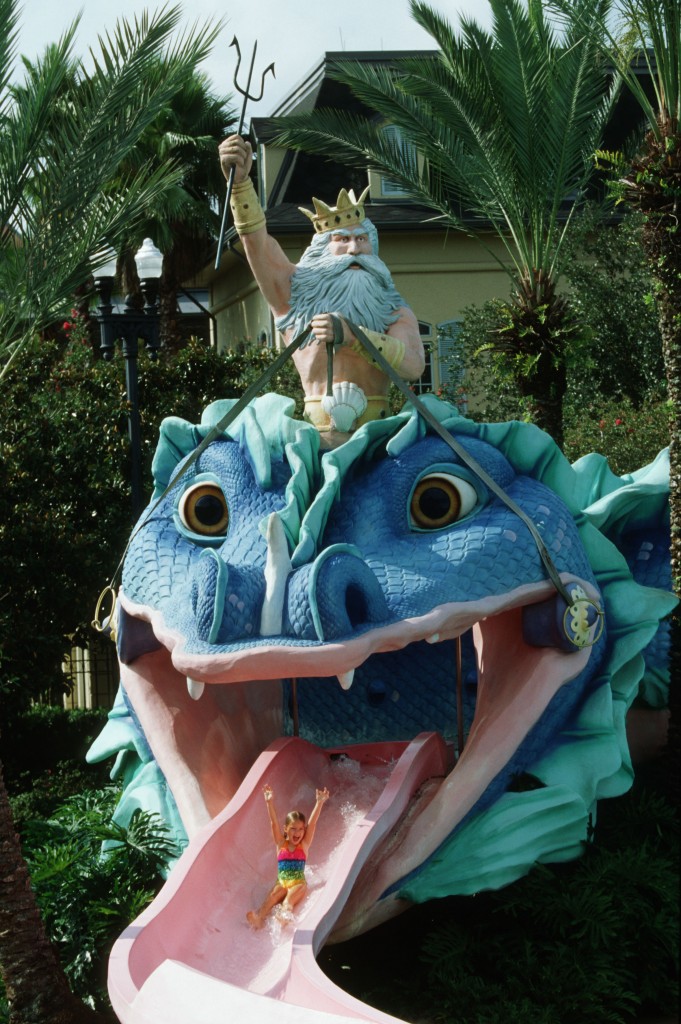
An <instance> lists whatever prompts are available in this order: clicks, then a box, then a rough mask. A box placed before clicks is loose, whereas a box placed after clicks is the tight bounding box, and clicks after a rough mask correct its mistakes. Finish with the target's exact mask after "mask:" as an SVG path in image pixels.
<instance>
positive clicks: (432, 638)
mask: <svg viewBox="0 0 681 1024" xmlns="http://www.w3.org/2000/svg"><path fill="white" fill-rule="evenodd" d="M439 642H440V634H439V633H433V635H432V636H427V637H426V643H427V644H437V643H439Z"/></svg>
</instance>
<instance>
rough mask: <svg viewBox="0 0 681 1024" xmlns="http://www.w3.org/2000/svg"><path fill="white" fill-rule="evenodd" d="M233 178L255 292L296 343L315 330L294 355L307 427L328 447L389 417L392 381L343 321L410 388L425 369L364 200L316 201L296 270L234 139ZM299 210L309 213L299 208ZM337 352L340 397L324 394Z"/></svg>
mask: <svg viewBox="0 0 681 1024" xmlns="http://www.w3.org/2000/svg"><path fill="white" fill-rule="evenodd" d="M220 162H221V166H222V170H223V173H224V175H225V177H226V178H228V177H229V174H230V171H231V168H232V167H234V186H233V190H232V197H231V209H232V214H233V216H234V226H235V228H236V230H237V231H238V233H239V237H240V239H241V241H242V243H243V247H244V251H245V253H246V258H247V259H248V262H249V265H250V267H251V270H252V271H253V275H254V277H255V279H256V281H257V284H258V287H259V288H260V291H261V292H262V294H263V296H264V298H265V299H266V301H267V303H268V305H269V307H270V309H271V310H272V313H273V315H274V317H275V322H276V325H277V328H278V329H279V330H280V331H281V332H282V333H283V335H284V339H285V341H286V344H289V342H291V341H292V340H293V338H294V337H296V336H297V335H298V334H299V333H300V332H301V331H302V330H303V329H304V328H305V327H306V326H307V325H308V324H311V325H312V330H313V333H312V335H311V336H310V340H309V341H308V342H307V343H304V344H303V345H302V346H301V347H300V348H299V349H298V350H297V351H296V352H295V353H294V355H293V360H294V362H295V364H296V368H297V370H298V373H299V374H300V379H301V382H302V385H303V390H304V392H305V418H306V419H307V420H309V422H311V423H313V424H314V425H315V426H316V427H317V429H318V430H319V431H320V432H321V433H322V436H323V437H325V438H326V440H327V442H328V443H329V444H331V445H334V444H335V443H338V442H340V441H342V440H344V437H343V435H344V434H345V435H347V433H349V432H350V431H352V430H354V429H356V428H357V427H358V426H360V425H361V424H362V423H366V422H367V421H368V420H373V419H380V418H383V417H385V416H387V415H388V414H389V408H388V387H389V381H388V378H387V377H386V375H385V374H384V373H383V372H382V370H380V369H379V368H378V366H377V365H376V364H375V363H374V362H373V361H372V360H371V357H370V355H369V354H368V353H367V352H366V350H365V349H364V348H363V347H362V345H361V343H360V342H359V341H358V340H357V338H355V336H354V335H353V334H352V332H351V330H350V328H349V327H348V324H347V323H346V321H345V319H344V317H346V318H347V319H348V320H350V321H351V322H353V323H355V324H357V325H358V326H359V327H361V328H362V329H363V330H364V332H365V333H366V335H367V336H368V338H369V340H370V341H371V342H373V344H374V345H375V346H376V348H377V349H379V351H380V352H381V353H382V355H383V357H384V358H385V359H386V360H387V361H388V363H389V364H390V365H391V366H392V367H393V368H394V369H395V370H396V372H397V373H398V374H399V375H400V377H402V378H403V379H404V380H408V381H409V380H415V379H416V378H417V377H420V376H421V374H422V373H423V369H424V355H423V344H422V342H421V338H420V335H419V329H418V323H417V320H416V317H415V316H414V314H413V313H412V311H411V310H410V309H409V308H408V306H407V305H406V304H405V302H404V299H403V298H402V297H401V296H400V295H399V293H398V292H397V290H396V289H395V286H394V284H393V281H392V277H391V276H390V271H389V270H388V268H387V267H386V265H385V264H384V263H383V261H382V260H380V259H379V257H378V255H377V249H378V233H377V231H376V228H375V227H374V225H373V224H372V223H371V221H370V220H368V219H367V218H365V216H364V205H363V202H364V198H365V196H366V193H367V191H368V189H366V190H365V191H364V192H363V193H362V195H361V196H360V197H359V199H356V198H355V195H354V193H353V192H352V190H351V191H350V192H346V191H345V189H343V190H342V191H341V193H340V195H339V196H338V200H337V205H336V206H335V207H329V206H327V205H326V204H325V203H322V202H321V201H320V200H318V199H313V203H314V206H315V210H314V212H311V211H309V210H302V212H303V213H304V214H306V216H308V217H309V218H310V220H311V221H312V223H313V225H314V229H315V235H314V238H313V240H312V242H311V244H310V245H309V246H308V248H307V249H306V250H305V252H304V253H303V256H302V258H301V260H300V262H299V263H298V264H294V263H291V261H290V260H289V259H288V257H287V256H286V254H285V253H284V251H283V249H282V248H281V246H280V245H279V243H278V242H277V241H276V240H275V239H274V238H272V236H271V235H269V234H268V232H267V228H266V225H265V214H264V213H263V210H262V207H261V206H260V203H259V201H258V197H257V196H256V194H255V189H254V188H253V184H252V182H251V180H250V178H249V172H250V169H251V165H252V162H253V154H252V151H251V146H250V144H249V143H248V142H245V141H244V140H243V139H242V138H241V137H240V136H238V135H232V136H230V137H229V138H227V139H225V140H224V142H222V144H221V145H220ZM301 209H302V208H301ZM331 343H333V346H334V359H333V395H327V344H331Z"/></svg>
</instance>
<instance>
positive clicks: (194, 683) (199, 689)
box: [187, 676, 206, 700]
mask: <svg viewBox="0 0 681 1024" xmlns="http://www.w3.org/2000/svg"><path fill="white" fill-rule="evenodd" d="M205 687H206V684H205V683H200V682H199V681H198V679H192V677H191V676H187V693H188V694H189V696H190V697H191V699H192V700H199V698H200V697H201V694H202V693H203V691H204V689H205Z"/></svg>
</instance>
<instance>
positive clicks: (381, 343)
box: [352, 327, 407, 370]
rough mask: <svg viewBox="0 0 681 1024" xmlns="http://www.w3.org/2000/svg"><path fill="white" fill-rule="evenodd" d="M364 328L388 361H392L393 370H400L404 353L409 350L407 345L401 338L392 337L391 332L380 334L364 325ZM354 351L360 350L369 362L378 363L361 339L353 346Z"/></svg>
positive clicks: (370, 339)
mask: <svg viewBox="0 0 681 1024" xmlns="http://www.w3.org/2000/svg"><path fill="white" fill-rule="evenodd" d="M362 330H363V331H364V333H365V334H366V336H367V338H368V339H369V341H370V342H372V344H374V345H375V346H376V348H377V349H378V351H379V352H380V353H381V355H382V356H383V358H384V359H385V361H386V362H387V363H390V365H391V366H392V368H393V370H399V368H400V366H401V365H402V360H403V359H404V353H405V352H406V350H407V346H406V345H405V343H404V342H403V341H402V339H401V338H391V337H390V335H389V334H379V333H378V331H370V330H369V329H368V328H367V327H362ZM352 351H353V352H359V354H360V355H361V356H364V358H365V359H366V360H367V362H369V363H373V364H374V366H376V365H377V363H376V360H375V359H372V357H371V355H370V354H369V352H367V350H366V349H365V347H364V345H363V344H362V342H361V341H355V344H354V345H353V346H352Z"/></svg>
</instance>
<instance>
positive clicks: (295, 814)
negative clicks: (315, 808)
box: [282, 811, 307, 839]
mask: <svg viewBox="0 0 681 1024" xmlns="http://www.w3.org/2000/svg"><path fill="white" fill-rule="evenodd" d="M294 821H302V823H303V825H305V827H307V819H306V817H305V815H304V814H303V812H302V811H289V812H288V814H287V815H286V817H285V818H284V827H283V829H282V831H283V833H284V839H288V836H287V834H286V829H287V828H288V826H289V825H292V824H293V822H294Z"/></svg>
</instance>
